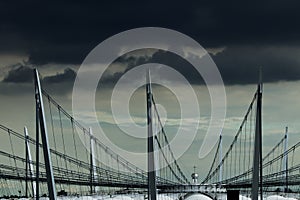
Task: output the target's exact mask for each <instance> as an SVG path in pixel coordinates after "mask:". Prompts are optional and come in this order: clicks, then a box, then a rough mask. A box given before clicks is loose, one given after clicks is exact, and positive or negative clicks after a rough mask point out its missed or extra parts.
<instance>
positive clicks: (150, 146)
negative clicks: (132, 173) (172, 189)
mask: <svg viewBox="0 0 300 200" xmlns="http://www.w3.org/2000/svg"><path fill="white" fill-rule="evenodd" d="M146 95H147V128H148V137H147V138H148V139H147V140H148V141H147V150H148V153H147V155H148V199H149V200H156V195H157V194H156V193H157V191H156V169H155V158H154V155H155V152H154V135H153V127H152V88H151V79H150V70H148V71H147V74H146Z"/></svg>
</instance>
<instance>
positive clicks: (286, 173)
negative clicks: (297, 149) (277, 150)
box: [283, 127, 289, 192]
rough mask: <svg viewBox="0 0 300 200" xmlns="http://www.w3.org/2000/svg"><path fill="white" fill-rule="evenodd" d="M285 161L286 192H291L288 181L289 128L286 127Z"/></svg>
mask: <svg viewBox="0 0 300 200" xmlns="http://www.w3.org/2000/svg"><path fill="white" fill-rule="evenodd" d="M284 139H285V141H284V160H283V170H284V171H285V174H284V175H285V189H284V190H285V192H289V184H288V182H289V179H288V154H287V150H288V127H285V135H284Z"/></svg>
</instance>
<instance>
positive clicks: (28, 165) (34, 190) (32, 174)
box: [24, 126, 36, 198]
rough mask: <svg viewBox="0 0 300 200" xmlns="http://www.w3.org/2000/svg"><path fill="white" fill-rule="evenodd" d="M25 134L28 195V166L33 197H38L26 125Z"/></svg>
mask: <svg viewBox="0 0 300 200" xmlns="http://www.w3.org/2000/svg"><path fill="white" fill-rule="evenodd" d="M24 136H25V154H26V156H25V157H26V186H25V187H26V197H28V167H29V177H30V180H31V190H32V197H33V198H34V197H36V184H35V181H33V179H34V171H33V164H32V157H31V153H30V147H29V143H28V139H29V136H28V130H27V127H26V126H25V127H24Z"/></svg>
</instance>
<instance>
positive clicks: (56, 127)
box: [0, 70, 300, 200]
mask: <svg viewBox="0 0 300 200" xmlns="http://www.w3.org/2000/svg"><path fill="white" fill-rule="evenodd" d="M147 79H148V81H147V84H146V97H147V99H146V100H147V125H148V126H147V127H148V129H147V131H148V139H147V153H148V158H147V164H148V165H147V166H148V170H147V171H145V170H142V169H140V168H139V167H137V166H135V165H134V164H132V163H131V162H130V161H129V160H126V159H124V158H123V157H122V156H120V155H118V154H116V153H115V152H114V151H112V150H111V149H110V148H109V147H108V146H106V145H105V144H103V143H102V142H101V141H100V140H99V139H98V138H97V137H95V136H94V134H93V132H92V129H91V128H88V127H85V126H83V125H82V124H81V123H80V122H79V121H77V120H76V119H74V118H73V117H72V115H71V114H69V113H68V112H67V111H66V110H65V109H64V108H63V107H62V106H60V104H59V103H58V102H57V101H55V100H54V99H53V98H52V97H51V96H50V95H49V94H48V93H47V92H46V91H45V90H44V89H43V88H42V86H41V83H40V80H39V74H38V71H37V70H34V88H35V104H36V106H35V107H36V119H35V126H36V128H35V129H36V132H35V137H30V136H29V133H28V130H27V128H26V127H24V132H23V133H19V132H17V131H14V130H13V129H11V128H9V127H6V126H4V125H0V138H1V141H0V144H1V145H0V161H1V162H0V197H2V198H11V197H33V198H36V199H39V198H40V197H42V196H44V197H49V198H50V199H51V200H55V199H57V196H59V195H68V196H83V195H95V194H102V195H103V194H125V193H130V192H137V193H141V194H144V195H145V199H146V198H147V199H151V200H156V199H157V194H158V193H160V194H164V193H166V194H167V193H172V194H178V195H177V196H176V198H178V199H182V198H184V197H188V195H189V194H194V193H201V194H203V195H206V196H207V197H208V198H211V199H217V197H218V193H227V199H238V195H239V194H245V195H246V196H248V197H251V199H255V200H257V199H258V198H259V196H260V199H262V198H263V194H265V193H268V192H270V193H271V192H286V193H292V192H299V191H298V190H299V187H298V186H299V183H300V173H299V172H300V160H299V159H297V154H299V150H300V141H299V142H298V143H296V144H295V145H293V146H290V147H289V146H288V129H287V128H286V133H285V135H284V137H283V138H282V139H281V140H280V141H279V142H278V143H277V144H276V145H275V146H274V147H273V148H272V149H271V151H270V152H268V153H267V154H266V155H264V156H263V154H262V84H261V83H259V84H258V87H257V90H256V91H255V93H254V96H253V99H252V101H251V103H250V105H249V107H248V109H247V111H246V114H245V116H244V118H243V121H242V123H241V125H240V126H239V127H238V131H237V133H236V134H235V135H234V136H233V141H232V143H231V144H230V146H229V147H228V148H227V150H226V151H224V149H225V148H223V144H222V141H223V139H222V134H220V138H219V141H218V145H217V149H216V152H215V155H214V157H213V159H212V163H211V166H210V169H209V171H208V174H207V176H206V177H205V178H204V179H203V181H201V182H198V180H197V176H198V175H197V174H196V173H193V174H192V177H193V179H192V180H190V178H189V177H188V176H186V175H185V174H184V172H183V171H182V169H181V167H180V165H179V163H178V162H177V161H176V159H175V156H174V153H173V151H172V149H171V147H170V145H169V139H168V134H167V133H166V131H165V129H164V126H163V123H162V121H161V119H160V115H159V112H158V109H157V106H156V102H155V95H154V94H153V93H152V88H151V80H150V75H149V73H147ZM154 132H155V134H154ZM223 151H224V153H223ZM153 152H154V153H153Z"/></svg>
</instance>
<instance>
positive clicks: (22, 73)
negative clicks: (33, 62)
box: [3, 65, 33, 83]
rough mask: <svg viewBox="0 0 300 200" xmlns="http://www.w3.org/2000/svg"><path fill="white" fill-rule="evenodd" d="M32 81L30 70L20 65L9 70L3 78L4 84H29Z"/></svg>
mask: <svg viewBox="0 0 300 200" xmlns="http://www.w3.org/2000/svg"><path fill="white" fill-rule="evenodd" d="M32 80H33V71H32V68H30V67H28V66H23V65H20V66H18V67H17V68H13V69H11V70H10V71H9V72H8V74H7V76H6V77H4V79H3V82H5V83H30V82H32Z"/></svg>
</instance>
